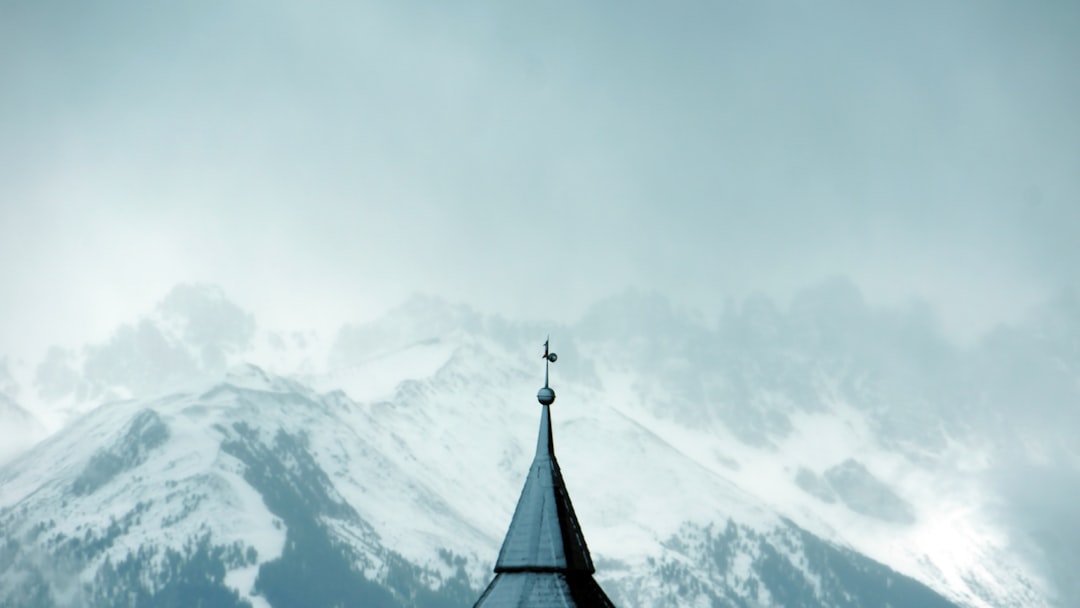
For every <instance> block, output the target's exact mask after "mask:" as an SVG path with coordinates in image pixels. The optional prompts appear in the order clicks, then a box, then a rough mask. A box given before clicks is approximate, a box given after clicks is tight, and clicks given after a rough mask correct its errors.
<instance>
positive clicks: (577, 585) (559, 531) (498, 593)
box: [473, 343, 615, 608]
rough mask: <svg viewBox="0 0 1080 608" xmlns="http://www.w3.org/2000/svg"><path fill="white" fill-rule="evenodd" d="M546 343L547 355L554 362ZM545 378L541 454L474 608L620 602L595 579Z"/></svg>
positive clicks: (538, 452) (540, 395)
mask: <svg viewBox="0 0 1080 608" xmlns="http://www.w3.org/2000/svg"><path fill="white" fill-rule="evenodd" d="M544 347H545V349H544V357H545V358H546V359H547V360H548V362H553V361H555V359H556V357H555V354H554V353H550V354H549V353H548V352H547V344H546V343H545V344H544ZM545 365H546V364H545ZM544 376H545V377H544V388H542V389H540V392H539V393H538V394H537V399H538V400H539V401H540V404H541V406H542V412H541V414H540V434H539V436H538V437H537V440H536V456H535V457H533V462H532V465H531V466H530V467H529V476H528V477H527V478H526V479H525V487H524V488H522V490H521V497H520V498H519V499H518V503H517V508H516V509H515V510H514V517H513V519H511V520H510V529H509V530H508V531H507V532H506V538H505V540H503V545H502V550H500V551H499V559H498V561H496V562H495V579H494V580H493V581H491V584H489V585H488V587H487V589H485V590H484V593H483V595H481V596H480V599H479V600H477V601H476V604H475V606H474V607H473V608H481V607H482V608H502V607H507V608H510V607H513V608H573V607H575V606H588V607H590V608H591V607H598V608H605V607H611V608H614V606H615V605H614V604H612V603H611V600H609V599H608V597H607V595H605V594H604V591H603V590H602V589H601V588H600V585H598V584H596V581H595V580H593V577H592V575H593V572H595V571H596V569H595V568H594V567H593V562H592V557H591V556H590V555H589V547H588V546H587V545H586V544H585V536H584V535H583V534H582V533H581V524H579V523H578V520H577V516H576V515H575V514H574V505H573V504H571V502H570V494H569V493H568V492H567V491H566V484H564V483H563V478H562V471H560V470H559V462H558V461H557V460H556V459H555V443H554V440H553V439H552V434H551V410H550V406H551V403H553V402H554V401H555V391H553V390H551V388H549V387H548V383H547V373H546V370H545V374H544Z"/></svg>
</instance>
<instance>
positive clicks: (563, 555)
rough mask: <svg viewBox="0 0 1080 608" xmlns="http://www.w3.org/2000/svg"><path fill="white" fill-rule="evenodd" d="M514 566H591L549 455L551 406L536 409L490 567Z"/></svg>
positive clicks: (544, 569)
mask: <svg viewBox="0 0 1080 608" xmlns="http://www.w3.org/2000/svg"><path fill="white" fill-rule="evenodd" d="M514 571H528V572H571V571H573V572H586V573H588V574H592V573H593V572H595V571H596V569H595V568H593V563H592V557H590V556H589V548H588V547H587V546H586V545H585V537H584V536H583V535H582V534H581V524H579V523H578V520H577V516H576V515H574V505H573V504H571V503H570V494H568V493H567V491H566V485H565V484H564V483H563V478H562V472H561V471H560V470H559V462H558V461H557V460H555V447H554V441H553V439H552V436H551V410H550V406H547V405H545V406H543V413H542V414H541V415H540V436H539V437H538V438H537V440H536V456H535V457H534V458H533V462H532V466H530V467H529V476H528V478H526V480H525V487H524V488H523V489H522V490H521V498H519V499H518V504H517V509H515V510H514V518H513V519H512V520H510V530H509V531H507V533H506V539H505V540H504V541H503V545H502V550H501V551H499V560H498V561H497V562H495V572H514Z"/></svg>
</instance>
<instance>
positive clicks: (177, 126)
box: [0, 0, 1080, 353]
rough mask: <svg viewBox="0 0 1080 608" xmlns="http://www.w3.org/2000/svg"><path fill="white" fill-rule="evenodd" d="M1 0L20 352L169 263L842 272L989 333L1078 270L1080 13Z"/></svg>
mask: <svg viewBox="0 0 1080 608" xmlns="http://www.w3.org/2000/svg"><path fill="white" fill-rule="evenodd" d="M869 4H871V3H865V2H855V1H851V2H807V1H792V2H749V1H746V0H739V1H712V2H682V3H655V2H641V3H637V2H620V3H584V2H542V3H533V4H532V5H530V6H527V7H522V6H520V5H517V4H512V3H497V2H490V3H472V4H469V5H467V6H461V3H443V2H380V3H361V2H312V3H309V2H277V1H269V2H268V1H262V0H260V1H258V2H256V1H254V0H251V1H228V0H213V1H210V0H205V1H189V2H170V3H149V2H136V1H133V2H94V3H85V2H50V1H49V0H34V1H29V0H26V1H24V0H6V1H4V2H3V3H0V286H2V289H3V293H2V296H3V297H2V298H0V318H2V319H3V324H2V325H0V353H5V352H19V351H23V350H26V349H38V348H40V347H41V346H43V345H44V344H47V343H51V342H64V343H77V342H79V341H82V340H86V339H89V338H95V339H100V338H102V337H104V335H105V334H106V333H107V332H108V331H109V330H110V329H111V328H112V327H113V326H114V325H115V324H117V323H119V322H121V321H128V320H131V319H132V317H133V316H135V315H136V314H138V313H140V312H144V311H146V310H148V309H150V308H151V307H152V306H153V304H154V303H155V302H156V301H157V300H159V299H160V298H161V297H162V296H163V295H164V294H165V292H166V291H167V290H168V289H169V288H170V287H171V286H172V285H174V284H175V283H177V282H179V281H205V282H213V283H218V284H220V285H221V286H222V287H224V288H225V290H226V292H227V293H228V295H229V296H230V297H231V298H233V299H234V300H236V301H237V302H238V303H240V304H241V305H242V306H244V307H246V308H249V309H252V310H254V311H255V312H256V313H257V315H258V316H259V318H260V320H262V321H265V322H267V323H270V324H276V325H279V326H280V325H292V326H301V327H302V326H314V327H324V328H329V327H331V326H333V325H336V324H337V323H339V322H341V321H344V320H348V319H354V320H363V319H365V318H369V317H370V316H372V315H374V314H377V313H378V312H380V311H381V310H383V309H385V308H386V307H387V306H389V305H392V304H394V303H396V302H398V301H400V300H401V299H403V298H404V297H406V296H407V295H408V294H410V293H413V292H416V291H423V292H430V293H435V294H441V295H444V296H446V297H447V298H450V299H453V300H461V301H464V302H467V303H471V304H474V305H476V306H478V307H479V308H481V309H483V310H490V311H498V312H502V313H505V314H508V315H511V316H515V315H516V316H530V317H553V318H555V319H568V318H573V317H576V316H577V315H578V314H579V313H580V312H581V310H582V309H583V308H584V307H585V306H586V305H587V304H588V303H589V302H591V301H593V300H594V299H596V298H598V297H601V296H604V295H607V294H609V293H611V292H613V291H617V290H620V289H623V288H624V287H626V286H636V287H641V288H645V289H657V290H661V291H664V292H666V293H668V294H670V295H671V297H672V298H673V299H675V300H677V301H680V302H683V303H685V304H688V305H691V306H694V307H698V308H700V309H702V310H703V311H704V312H706V314H709V313H710V312H711V311H713V310H715V309H716V308H717V307H718V306H719V304H720V303H721V302H722V301H723V300H724V298H725V297H727V296H736V297H738V296H741V295H745V294H747V293H749V292H752V291H756V290H761V291H765V292H767V293H771V294H774V295H777V296H780V297H783V296H785V295H786V294H789V293H790V292H791V291H793V290H795V289H798V288H800V287H802V286H805V285H807V284H809V283H813V282H816V281H818V280H820V279H822V278H823V277H826V276H828V275H833V274H846V275H849V276H850V277H851V278H852V279H853V280H854V281H855V282H856V283H857V284H858V285H859V286H860V287H861V288H862V289H863V291H864V292H865V293H866V295H867V297H868V298H869V299H870V300H871V301H878V302H887V303H896V302H903V301H905V300H907V299H908V298H911V297H922V298H926V299H928V300H930V301H931V302H932V303H933V304H934V305H935V307H936V309H937V310H938V312H939V314H940V315H941V318H942V319H943V322H944V323H945V325H946V328H947V329H948V330H949V331H950V332H951V333H953V334H954V335H956V336H960V337H970V336H972V335H974V334H976V333H977V332H978V331H980V330H982V329H984V328H986V327H987V326H989V325H991V324H992V323H994V322H995V321H996V320H999V319H1003V318H1011V317H1014V316H1016V315H1019V314H1022V312H1023V310H1024V308H1025V307H1026V306H1028V305H1030V304H1031V303H1032V302H1034V301H1037V300H1039V299H1041V298H1042V297H1043V296H1044V295H1045V294H1046V293H1047V292H1049V291H1051V290H1053V289H1057V288H1059V287H1061V286H1064V285H1073V286H1076V285H1077V284H1078V283H1080V271H1077V270H1076V269H1077V268H1080V238H1078V237H1077V235H1080V110H1078V108H1080V36H1078V35H1077V32H1080V3H1077V2H1074V1H1067V0H1062V1H1047V2H1032V3H1017V2H991V1H982V0H979V1H975V0H972V1H955V2H902V3H900V2H898V3H892V4H891V5H890V6H883V3H874V4H875V6H869Z"/></svg>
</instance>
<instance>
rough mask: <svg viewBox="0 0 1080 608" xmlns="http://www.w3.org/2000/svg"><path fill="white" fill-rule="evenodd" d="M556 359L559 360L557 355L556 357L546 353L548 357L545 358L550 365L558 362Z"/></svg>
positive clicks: (553, 354)
mask: <svg viewBox="0 0 1080 608" xmlns="http://www.w3.org/2000/svg"><path fill="white" fill-rule="evenodd" d="M558 359H559V355H556V354H555V353H548V356H547V360H548V361H551V362H552V363H554V362H556V361H558Z"/></svg>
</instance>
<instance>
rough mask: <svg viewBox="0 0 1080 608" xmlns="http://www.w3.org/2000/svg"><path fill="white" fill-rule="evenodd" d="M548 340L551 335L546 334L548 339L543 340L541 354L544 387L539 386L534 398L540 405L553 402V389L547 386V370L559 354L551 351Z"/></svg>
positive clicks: (549, 340)
mask: <svg viewBox="0 0 1080 608" xmlns="http://www.w3.org/2000/svg"><path fill="white" fill-rule="evenodd" d="M550 342H551V336H548V339H547V340H545V341H544V354H543V355H542V356H543V357H544V388H541V389H540V391H539V392H537V393H536V400H537V401H539V402H540V405H551V404H552V403H555V391H553V390H551V387H550V386H548V370H549V368H550V367H551V364H552V363H554V362H555V361H557V360H558V359H559V356H558V355H556V354H555V353H553V352H551V350H550V347H549V343H550Z"/></svg>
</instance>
